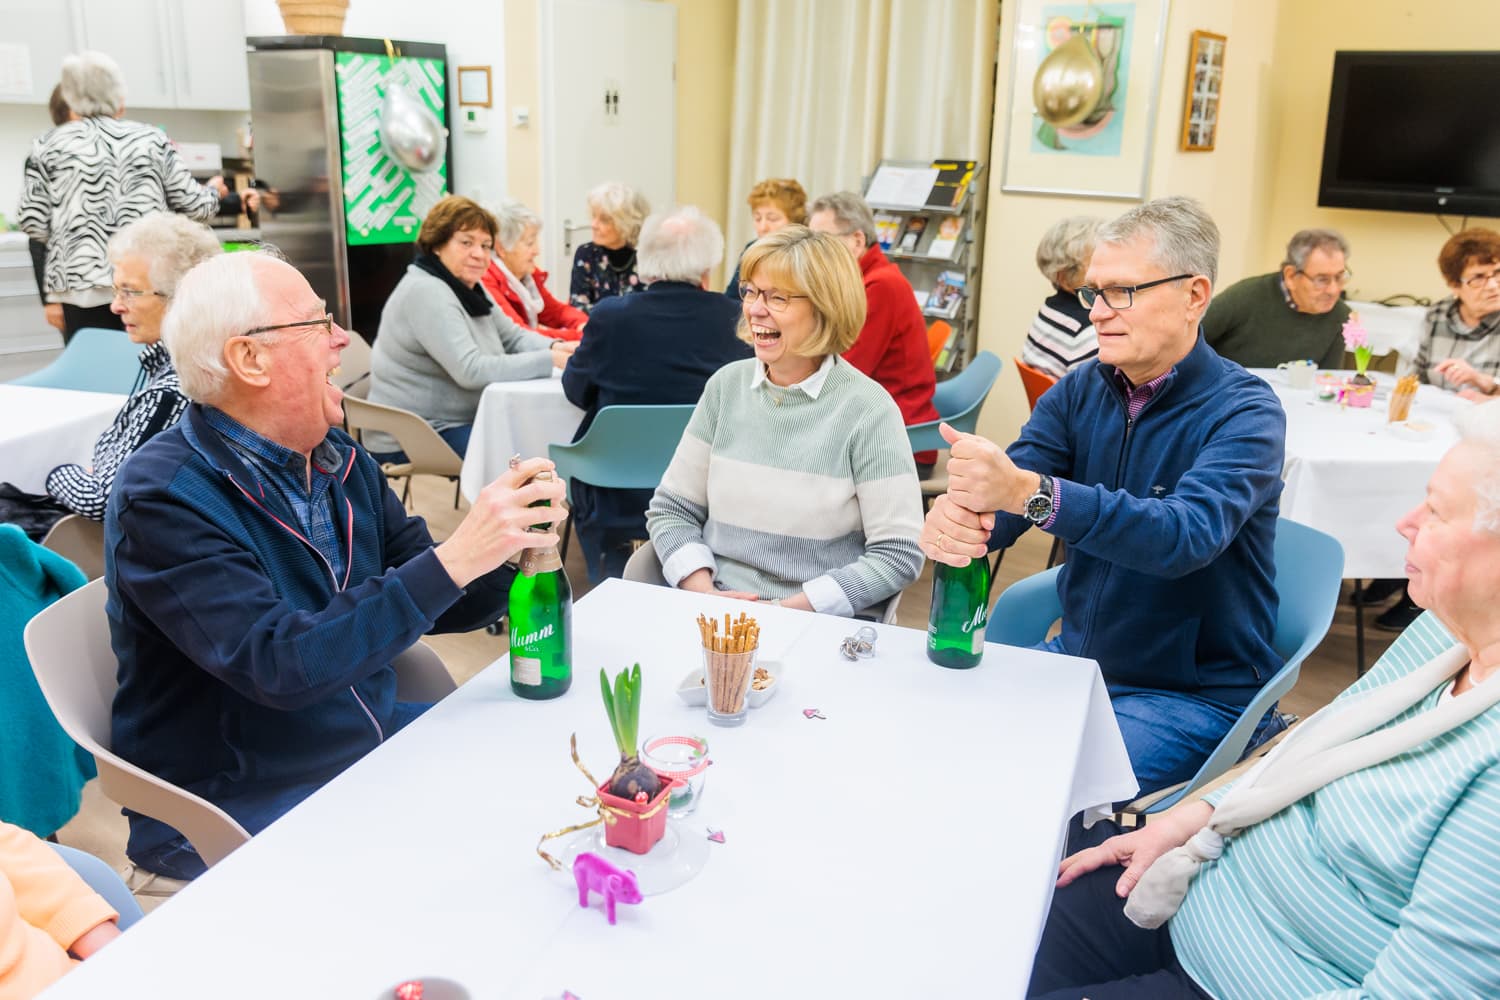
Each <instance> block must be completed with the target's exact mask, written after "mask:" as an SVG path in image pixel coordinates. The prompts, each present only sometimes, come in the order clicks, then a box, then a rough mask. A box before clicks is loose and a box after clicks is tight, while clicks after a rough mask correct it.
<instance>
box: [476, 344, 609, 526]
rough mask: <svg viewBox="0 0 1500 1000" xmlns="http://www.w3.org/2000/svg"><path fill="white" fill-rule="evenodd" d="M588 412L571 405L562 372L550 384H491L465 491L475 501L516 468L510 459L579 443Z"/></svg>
mask: <svg viewBox="0 0 1500 1000" xmlns="http://www.w3.org/2000/svg"><path fill="white" fill-rule="evenodd" d="M582 422H583V411H582V410H580V409H579V408H578V407H576V406H574V405H573V404H572V403H570V402H568V399H567V397H566V396H564V395H563V390H562V373H561V372H558V371H554V372H553V373H552V377H551V378H549V379H541V378H539V379H529V380H527V381H525V382H491V383H490V384H489V385H488V386H486V387H485V390H484V395H483V396H481V397H480V398H479V411H478V412H477V413H475V415H474V431H473V433H472V434H471V435H470V436H469V450H468V452H467V453H465V455H464V469H463V474H462V475H461V476H460V477H459V487H460V488H461V489H462V490H463V494H464V496H466V497H468V499H469V500H470V501H471V502H472V501H473V500H474V498H475V497H477V496H478V495H479V491H480V490H482V489H484V488H485V487H486V486H488V485H489V484H490V482H491V481H493V480H494V478H495V477H496V476H498V475H500V473H502V472H504V471H505V470H506V469H507V468H509V466H510V457H511V456H512V455H517V454H518V455H520V456H521V457H522V458H537V457H540V458H546V457H547V446H548V445H550V444H567V443H568V442H569V441H572V440H573V435H574V434H575V433H576V432H577V431H578V425H579V424H580V423H582Z"/></svg>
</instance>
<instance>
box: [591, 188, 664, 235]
mask: <svg viewBox="0 0 1500 1000" xmlns="http://www.w3.org/2000/svg"><path fill="white" fill-rule="evenodd" d="M588 201H589V211H591V212H598V213H599V214H600V215H602V216H604V217H605V218H606V219H608V220H609V221H610V222H612V223H614V227H615V228H616V229H617V230H619V231H620V238H621V239H623V240H624V241H625V244H626V245H627V246H635V241H636V239H637V238H638V237H639V236H640V235H641V224H642V223H644V222H645V221H646V216H648V215H650V214H651V203H650V202H648V201H647V200H646V197H645V195H643V194H641V193H640V192H639V191H636V190H635V189H634V188H632V187H629V186H627V185H625V184H621V183H620V182H619V181H607V182H606V183H604V184H600V185H599V186H598V187H596V188H594V190H592V191H590V192H589V198H588Z"/></svg>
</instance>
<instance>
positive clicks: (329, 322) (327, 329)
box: [240, 313, 333, 337]
mask: <svg viewBox="0 0 1500 1000" xmlns="http://www.w3.org/2000/svg"><path fill="white" fill-rule="evenodd" d="M299 326H321V327H322V328H323V332H324V333H325V334H327V335H329V336H332V335H333V313H324V314H323V317H322V318H321V319H299V320H298V321H297V322H295V323H277V324H276V325H275V326H257V327H256V328H255V329H253V330H246V331H245V332H244V333H242V334H240V336H242V337H253V336H255V335H256V334H258V333H275V332H276V331H277V330H294V329H296V328H297V327H299Z"/></svg>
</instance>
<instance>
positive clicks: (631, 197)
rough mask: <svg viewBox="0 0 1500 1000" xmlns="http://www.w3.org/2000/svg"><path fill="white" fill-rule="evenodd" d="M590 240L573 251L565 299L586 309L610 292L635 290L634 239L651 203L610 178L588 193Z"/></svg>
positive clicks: (610, 293) (638, 285)
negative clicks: (570, 275)
mask: <svg viewBox="0 0 1500 1000" xmlns="http://www.w3.org/2000/svg"><path fill="white" fill-rule="evenodd" d="M588 201H589V217H590V228H591V229H592V231H593V237H594V238H593V240H592V241H591V242H588V243H584V244H582V245H581V246H579V248H578V249H577V250H575V251H574V252H573V282H572V287H571V289H570V291H569V293H568V301H569V302H571V303H572V304H573V305H575V306H577V307H578V308H579V309H582V310H583V311H584V312H588V311H589V310H590V309H592V308H593V307H594V303H596V302H598V301H599V300H600V299H607V298H609V297H610V296H611V295H629V294H630V293H631V292H635V291H639V290H640V288H641V280H640V278H639V277H637V276H636V273H635V241H636V237H638V236H640V234H641V224H642V223H644V222H645V221H646V216H648V215H650V214H651V204H650V203H649V202H647V201H646V199H645V197H644V196H643V195H641V194H640V192H638V191H635V190H634V189H632V188H629V187H627V186H625V185H624V184H621V183H620V182H618V181H610V182H608V183H605V184H600V185H599V186H598V187H596V188H594V190H592V191H590V192H589V199H588Z"/></svg>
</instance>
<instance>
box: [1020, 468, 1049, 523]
mask: <svg viewBox="0 0 1500 1000" xmlns="http://www.w3.org/2000/svg"><path fill="white" fill-rule="evenodd" d="M1040 479H1041V481H1040V482H1038V483H1037V487H1036V492H1035V493H1033V494H1031V496H1029V497H1027V498H1026V506H1025V508H1024V509H1023V511H1022V512H1023V513H1024V514H1025V515H1026V520H1028V521H1030V522H1031V523H1032V524H1043V523H1045V522H1046V520H1047V518H1049V517H1051V516H1052V477H1051V476H1049V475H1046V474H1045V473H1041V474H1040Z"/></svg>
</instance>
